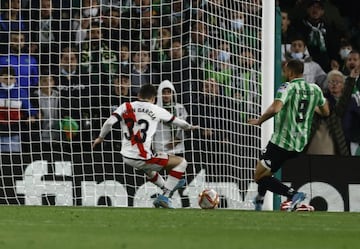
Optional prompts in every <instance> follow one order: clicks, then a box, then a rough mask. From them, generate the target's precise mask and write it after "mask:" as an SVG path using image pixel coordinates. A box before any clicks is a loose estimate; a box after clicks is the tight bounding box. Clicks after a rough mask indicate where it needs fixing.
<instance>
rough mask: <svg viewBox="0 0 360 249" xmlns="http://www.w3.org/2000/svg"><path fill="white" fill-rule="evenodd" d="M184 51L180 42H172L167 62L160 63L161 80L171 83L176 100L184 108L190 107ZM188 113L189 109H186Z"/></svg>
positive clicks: (189, 88)
mask: <svg viewBox="0 0 360 249" xmlns="http://www.w3.org/2000/svg"><path fill="white" fill-rule="evenodd" d="M186 55H187V54H186V50H185V47H184V46H183V44H182V43H181V40H180V39H179V40H173V41H172V46H171V49H170V51H169V52H168V56H169V60H167V61H164V62H163V63H162V70H161V72H162V74H161V76H162V80H169V81H170V82H172V83H173V85H174V88H175V92H176V93H177V94H178V96H177V98H178V100H180V103H183V104H184V105H185V106H186V107H188V105H190V101H191V99H190V94H191V91H190V90H191V85H190V60H189V57H188V56H186ZM187 110H188V111H189V109H188V108H187Z"/></svg>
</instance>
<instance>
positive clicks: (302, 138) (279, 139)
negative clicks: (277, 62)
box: [248, 60, 330, 211]
mask: <svg viewBox="0 0 360 249" xmlns="http://www.w3.org/2000/svg"><path fill="white" fill-rule="evenodd" d="M303 71H304V63H303V62H301V61H299V60H290V61H288V62H287V64H286V65H285V68H284V74H285V77H286V78H287V79H288V80H289V82H286V83H283V84H282V85H281V86H280V88H279V89H278V91H277V93H276V97H275V100H274V102H273V103H272V104H271V106H270V107H269V108H268V109H267V110H266V111H265V113H263V114H262V115H261V116H260V117H259V118H258V119H250V120H249V121H248V123H249V124H252V125H261V124H262V123H263V122H265V121H266V120H268V119H270V118H271V117H274V118H275V130H274V133H273V134H272V137H271V140H270V142H269V143H268V145H267V146H266V149H265V150H264V152H263V153H262V155H261V156H260V160H259V161H258V163H257V165H256V169H255V176H254V180H255V181H256V183H257V184H258V195H257V196H256V198H255V200H254V204H255V210H258V211H260V210H262V205H263V202H264V197H265V194H266V191H267V190H270V191H271V192H274V193H276V194H279V195H283V196H286V197H287V198H288V200H291V201H292V203H291V205H290V206H289V209H288V211H293V210H295V209H296V207H297V205H298V204H299V203H300V202H301V201H303V200H304V199H305V193H302V192H296V191H295V190H294V189H292V188H290V187H288V186H286V185H284V184H282V183H281V182H280V181H279V180H278V179H277V178H275V177H272V175H273V174H274V173H275V172H276V171H278V170H279V169H280V167H281V165H283V163H284V162H285V161H287V160H289V159H291V158H294V157H297V156H298V155H299V154H300V153H301V152H302V150H303V149H304V147H305V146H306V145H307V143H308V141H309V136H310V129H311V123H312V119H313V115H314V112H315V111H316V112H317V113H319V114H320V115H321V116H328V115H329V112H330V111H329V106H328V103H327V101H326V99H325V97H324V95H323V93H322V91H321V89H320V88H319V87H318V86H317V85H316V84H313V83H307V82H305V80H304V78H303Z"/></svg>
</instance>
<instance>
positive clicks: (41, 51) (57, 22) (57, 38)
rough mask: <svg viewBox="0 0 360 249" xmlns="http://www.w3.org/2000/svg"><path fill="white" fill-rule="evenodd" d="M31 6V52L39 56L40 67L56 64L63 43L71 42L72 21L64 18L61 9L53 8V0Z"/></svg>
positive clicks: (38, 1) (41, 0) (40, 0)
mask: <svg viewBox="0 0 360 249" xmlns="http://www.w3.org/2000/svg"><path fill="white" fill-rule="evenodd" d="M31 4H32V6H31V9H32V11H31V12H30V16H29V17H28V19H29V21H30V30H31V33H30V35H31V41H30V42H31V48H30V51H31V52H32V53H33V54H34V53H36V54H38V55H39V58H38V61H39V64H40V65H42V66H43V65H49V64H50V63H51V64H56V63H57V62H58V61H59V58H58V57H57V55H58V54H59V51H60V49H61V43H62V42H64V43H65V42H66V43H68V42H70V41H71V39H70V38H71V37H70V21H69V20H67V19H65V18H62V16H61V11H60V9H54V8H53V4H52V0H37V1H31ZM49 66H50V65H49ZM48 71H50V69H48Z"/></svg>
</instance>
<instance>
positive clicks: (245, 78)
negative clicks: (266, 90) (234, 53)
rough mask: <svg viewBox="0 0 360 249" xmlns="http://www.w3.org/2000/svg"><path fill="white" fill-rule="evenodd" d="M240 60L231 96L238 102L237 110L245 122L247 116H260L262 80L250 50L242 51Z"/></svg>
mask: <svg viewBox="0 0 360 249" xmlns="http://www.w3.org/2000/svg"><path fill="white" fill-rule="evenodd" d="M240 58H241V60H240V64H239V68H238V70H237V72H236V77H235V78H236V81H235V88H234V91H235V92H234V93H233V94H234V95H233V96H234V97H235V98H236V99H237V100H238V101H239V102H240V106H239V110H240V112H241V116H242V120H243V121H244V122H245V121H246V120H247V119H248V118H249V116H254V115H259V114H260V109H261V104H260V103H261V102H260V100H261V98H260V96H261V95H260V92H261V85H260V84H261V82H262V79H261V74H260V71H259V65H258V63H257V62H256V60H255V56H254V53H253V51H252V50H250V49H244V50H243V51H242V53H241V55H240Z"/></svg>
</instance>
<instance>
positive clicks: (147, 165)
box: [123, 152, 169, 172]
mask: <svg viewBox="0 0 360 249" xmlns="http://www.w3.org/2000/svg"><path fill="white" fill-rule="evenodd" d="M123 159H124V163H126V164H127V165H130V166H132V167H134V168H135V169H138V170H143V171H145V172H148V171H160V170H162V169H163V168H164V167H165V166H166V165H167V164H168V162H169V155H168V154H166V153H163V152H160V153H157V154H154V155H153V156H152V157H151V158H150V159H148V160H141V159H131V158H127V157H124V158H123Z"/></svg>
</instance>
